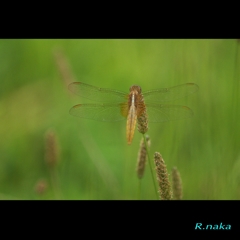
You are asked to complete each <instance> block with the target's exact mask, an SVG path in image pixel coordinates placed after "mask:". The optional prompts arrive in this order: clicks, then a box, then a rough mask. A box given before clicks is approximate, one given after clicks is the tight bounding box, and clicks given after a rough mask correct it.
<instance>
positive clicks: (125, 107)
mask: <svg viewBox="0 0 240 240" xmlns="http://www.w3.org/2000/svg"><path fill="white" fill-rule="evenodd" d="M68 88H69V90H70V91H72V92H73V93H75V94H77V95H79V96H81V97H84V98H87V99H90V100H93V101H96V102H98V104H78V105H75V106H73V107H72V108H71V109H70V114H71V115H73V116H77V117H81V118H88V119H93V120H97V121H120V120H122V119H126V118H127V128H126V129H127V142H128V144H131V142H132V139H133V135H134V131H135V126H136V122H137V120H139V119H140V117H141V116H143V114H145V120H146V121H147V120H148V121H149V122H164V121H171V120H178V119H182V118H188V117H191V116H192V115H193V112H192V110H191V109H190V108H188V107H186V106H179V105H169V104H161V103H163V102H167V101H171V100H175V99H178V98H182V97H184V96H187V95H189V94H191V93H194V92H196V91H197V90H198V85H196V84H194V83H185V84H182V85H179V86H175V87H170V88H161V89H156V90H151V91H147V92H145V93H142V91H141V87H139V86H136V85H133V86H132V87H130V93H129V94H127V93H124V92H121V91H117V90H113V89H107V88H98V87H94V86H91V85H88V84H85V83H81V82H73V83H71V84H70V85H69V87H68ZM99 103H101V104H99Z"/></svg>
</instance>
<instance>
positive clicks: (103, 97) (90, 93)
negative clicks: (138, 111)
mask: <svg viewBox="0 0 240 240" xmlns="http://www.w3.org/2000/svg"><path fill="white" fill-rule="evenodd" d="M68 89H69V90H70V91H71V92H73V93H75V94H77V95H79V96H81V97H84V98H87V99H90V100H93V101H98V102H103V103H104V102H109V103H121V102H123V101H126V98H127V94H126V93H124V92H120V91H117V90H111V89H107V88H98V87H94V86H91V85H89V84H85V83H81V82H73V83H71V84H69V86H68Z"/></svg>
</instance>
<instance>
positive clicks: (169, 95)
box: [143, 83, 198, 103]
mask: <svg viewBox="0 0 240 240" xmlns="http://www.w3.org/2000/svg"><path fill="white" fill-rule="evenodd" d="M197 90H198V85H197V84H195V83H185V84H182V85H178V86H175V87H170V88H160V89H156V90H151V91H147V92H145V93H143V96H144V100H145V102H146V103H151V102H152V103H160V102H167V101H172V100H176V99H179V98H183V97H185V96H187V95H189V94H192V93H194V92H196V91H197Z"/></svg>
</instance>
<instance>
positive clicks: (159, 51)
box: [0, 39, 240, 199]
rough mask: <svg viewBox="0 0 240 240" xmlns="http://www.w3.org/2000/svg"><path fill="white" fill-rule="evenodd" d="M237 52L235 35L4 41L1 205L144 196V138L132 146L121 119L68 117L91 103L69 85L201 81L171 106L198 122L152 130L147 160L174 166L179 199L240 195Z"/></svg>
mask: <svg viewBox="0 0 240 240" xmlns="http://www.w3.org/2000/svg"><path fill="white" fill-rule="evenodd" d="M239 48H240V42H238V41H237V40H235V39H234V40H230V39H228V40H221V39H218V40H183V39H182V40H0V82H1V87H0V123H1V124H0V136H1V138H0V199H139V195H138V191H139V189H138V187H139V179H138V178H137V175H136V162H137V156H138V151H139V144H140V140H141V137H142V136H141V134H140V133H139V132H138V131H137V129H136V131H135V135H134V138H133V142H132V144H131V145H130V146H129V145H127V141H126V136H125V132H126V122H125V121H121V122H113V123H109V122H97V121H93V120H87V119H81V118H76V117H73V116H71V115H70V114H69V109H70V108H71V107H72V106H73V105H76V104H79V103H85V102H89V101H88V100H87V101H86V99H83V98H81V97H79V96H75V95H74V94H72V93H71V92H70V91H69V90H68V89H67V85H68V84H69V83H70V82H71V81H81V82H84V83H88V84H91V85H94V86H97V87H102V88H112V89H117V90H120V91H124V92H126V93H127V92H128V90H129V87H130V86H131V85H133V84H136V85H140V86H141V87H142V90H143V92H144V91H147V90H151V89H157V88H165V87H172V86H175V85H179V84H183V83H187V82H193V83H196V84H197V85H198V86H199V91H198V92H196V93H194V94H192V95H189V96H187V97H186V98H182V99H179V100H176V101H173V102H170V104H178V105H179V104H180V105H186V106H188V107H190V108H191V109H192V110H193V112H194V116H193V118H189V119H185V120H179V121H171V122H164V123H153V124H151V123H150V124H149V131H148V134H149V136H150V138H151V148H150V154H151V156H153V154H154V152H156V151H158V152H160V153H161V154H162V156H163V159H164V160H165V163H166V165H167V168H168V171H169V173H171V169H172V168H173V167H174V166H176V167H177V168H178V170H179V171H180V174H181V177H182V182H183V199H239V198H240V155H239V141H240V137H239V132H240V123H239V122H240V116H239V107H240V98H239V80H240V70H239V64H240V51H239ZM48 131H52V132H54V136H55V138H56V144H57V146H58V150H59V151H58V152H59V155H58V156H59V157H58V158H57V163H56V164H55V165H54V166H50V165H49V163H48V162H47V161H46V134H47V132H48ZM151 160H152V159H151ZM152 165H153V164H152ZM154 174H155V173H154ZM141 181H142V182H141V199H156V194H155V192H154V186H153V182H152V178H151V174H150V169H149V166H148V165H146V170H145V175H144V178H143V179H142V180H141Z"/></svg>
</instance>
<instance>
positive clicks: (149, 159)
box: [143, 134, 158, 199]
mask: <svg viewBox="0 0 240 240" xmlns="http://www.w3.org/2000/svg"><path fill="white" fill-rule="evenodd" d="M143 139H144V144H145V147H146V151H147V156H148V162H149V167H150V170H151V175H152V180H153V185H154V189H155V194H156V197H157V199H158V194H157V187H156V182H155V178H154V175H153V170H152V164H151V158H150V154H149V151H148V145H147V140H146V136H145V134H143Z"/></svg>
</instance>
